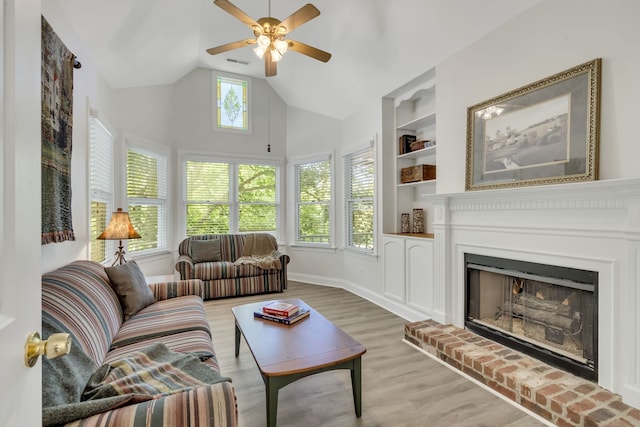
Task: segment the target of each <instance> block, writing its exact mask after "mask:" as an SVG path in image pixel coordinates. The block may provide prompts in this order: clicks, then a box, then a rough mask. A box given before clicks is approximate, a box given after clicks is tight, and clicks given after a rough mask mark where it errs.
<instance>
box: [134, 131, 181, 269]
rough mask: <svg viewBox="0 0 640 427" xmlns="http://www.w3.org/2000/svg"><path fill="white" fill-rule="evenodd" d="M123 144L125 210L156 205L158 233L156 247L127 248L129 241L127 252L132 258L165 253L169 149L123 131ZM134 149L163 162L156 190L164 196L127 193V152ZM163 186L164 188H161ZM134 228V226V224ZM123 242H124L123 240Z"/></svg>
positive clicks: (166, 242)
mask: <svg viewBox="0 0 640 427" xmlns="http://www.w3.org/2000/svg"><path fill="white" fill-rule="evenodd" d="M123 140H124V144H123V150H122V158H123V162H122V165H123V169H124V173H123V176H124V185H123V194H124V196H123V197H124V200H125V205H126V206H127V211H130V209H131V206H132V205H133V206H157V207H158V234H157V236H156V241H157V247H155V248H150V249H140V250H136V249H131V248H129V241H127V242H126V247H127V253H128V254H129V255H130V256H131V257H132V258H140V257H144V256H147V255H154V254H159V253H166V252H168V251H169V242H168V241H169V239H168V235H169V230H168V228H169V224H170V221H169V150H168V149H167V148H166V147H162V146H160V145H159V144H156V143H154V142H151V141H148V140H146V139H144V138H141V137H139V136H136V135H133V134H130V133H128V132H124V138H123ZM130 150H131V151H134V152H137V153H139V154H142V155H145V156H149V157H154V158H156V159H157V160H158V161H159V162H160V161H163V162H164V182H161V180H160V178H161V177H158V178H159V182H158V187H159V188H158V192H159V193H160V192H163V193H164V197H162V196H161V195H159V196H158V197H156V198H151V197H129V195H128V179H129V176H128V173H127V168H128V153H129V151H130ZM162 187H164V188H162ZM133 225H134V228H135V224H133ZM136 231H138V233H140V230H139V229H137V228H136ZM123 243H124V242H123Z"/></svg>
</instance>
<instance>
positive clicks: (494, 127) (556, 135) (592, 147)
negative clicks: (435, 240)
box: [466, 58, 601, 191]
mask: <svg viewBox="0 0 640 427" xmlns="http://www.w3.org/2000/svg"><path fill="white" fill-rule="evenodd" d="M600 68H601V60H600V58H597V59H594V60H593V61H590V62H587V63H584V64H581V65H578V66H577V67H574V68H571V69H569V70H566V71H563V72H561V73H558V74H555V75H553V76H550V77H547V78H545V79H542V80H539V81H537V82H535V83H531V84H530V85H527V86H524V87H521V88H519V89H516V90H514V91H512V92H509V93H506V94H504V95H500V96H498V97H495V98H493V99H490V100H488V101H485V102H482V103H480V104H477V105H474V106H472V107H469V108H468V110H467V167H466V190H467V191H469V190H485V189H494V188H505V187H520V186H526V185H541V184H560V183H566V182H577V181H593V180H596V179H598V133H599V126H600V121H599V107H600V73H601V71H600Z"/></svg>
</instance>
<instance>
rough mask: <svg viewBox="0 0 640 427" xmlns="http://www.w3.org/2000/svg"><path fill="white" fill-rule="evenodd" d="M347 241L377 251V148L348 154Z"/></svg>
mask: <svg viewBox="0 0 640 427" xmlns="http://www.w3.org/2000/svg"><path fill="white" fill-rule="evenodd" d="M345 184H346V185H345V209H346V212H345V227H346V236H345V242H346V246H347V247H348V248H352V249H356V250H359V251H362V252H366V253H373V250H374V243H375V242H374V230H375V222H374V221H375V205H374V196H375V159H374V150H373V148H367V149H365V150H362V151H358V152H355V153H352V154H349V155H347V156H345Z"/></svg>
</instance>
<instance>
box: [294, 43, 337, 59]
mask: <svg viewBox="0 0 640 427" xmlns="http://www.w3.org/2000/svg"><path fill="white" fill-rule="evenodd" d="M287 41H288V42H289V49H291V50H294V51H296V52H298V53H301V54H303V55H307V56H310V57H311V58H313V59H317V60H318V61H322V62H327V61H329V60H330V59H331V54H330V53H329V52H325V51H324V50H320V49H316V48H315V47H313V46H309V45H308V44H304V43H302V42H299V41H295V40H291V39H288V40H287Z"/></svg>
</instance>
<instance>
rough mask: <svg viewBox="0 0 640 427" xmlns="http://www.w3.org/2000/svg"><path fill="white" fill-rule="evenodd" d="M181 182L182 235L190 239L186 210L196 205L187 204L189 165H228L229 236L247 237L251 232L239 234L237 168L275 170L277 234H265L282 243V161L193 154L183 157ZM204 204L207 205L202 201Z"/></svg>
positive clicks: (181, 161)
mask: <svg viewBox="0 0 640 427" xmlns="http://www.w3.org/2000/svg"><path fill="white" fill-rule="evenodd" d="M180 157H181V159H180V168H181V171H180V177H181V178H180V179H181V180H182V183H181V184H182V185H181V186H180V187H181V191H182V195H181V201H182V206H181V209H180V214H179V217H180V222H181V227H182V235H183V236H184V237H187V217H186V212H187V206H188V205H189V202H197V201H190V200H187V184H188V183H187V162H205V163H226V164H229V166H230V167H229V187H230V188H229V215H230V218H229V231H228V233H229V234H246V233H249V232H246V233H245V232H240V231H239V221H240V217H239V215H240V214H239V207H240V204H241V203H240V201H239V193H238V166H239V165H247V164H254V165H264V166H273V167H275V172H276V178H275V184H276V189H275V191H276V197H275V207H276V230H275V231H273V232H272V231H264V232H265V233H270V234H272V235H274V236H275V237H276V239H278V240H280V236H282V235H283V228H282V220H283V206H284V204H283V200H282V188H283V182H282V179H283V171H282V168H283V166H282V165H283V160H282V159H281V158H277V159H274V158H264V157H249V156H246V157H242V158H237V157H233V158H232V157H228V156H225V155H221V154H210V155H202V154H194V153H180ZM202 202H205V201H202Z"/></svg>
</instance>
